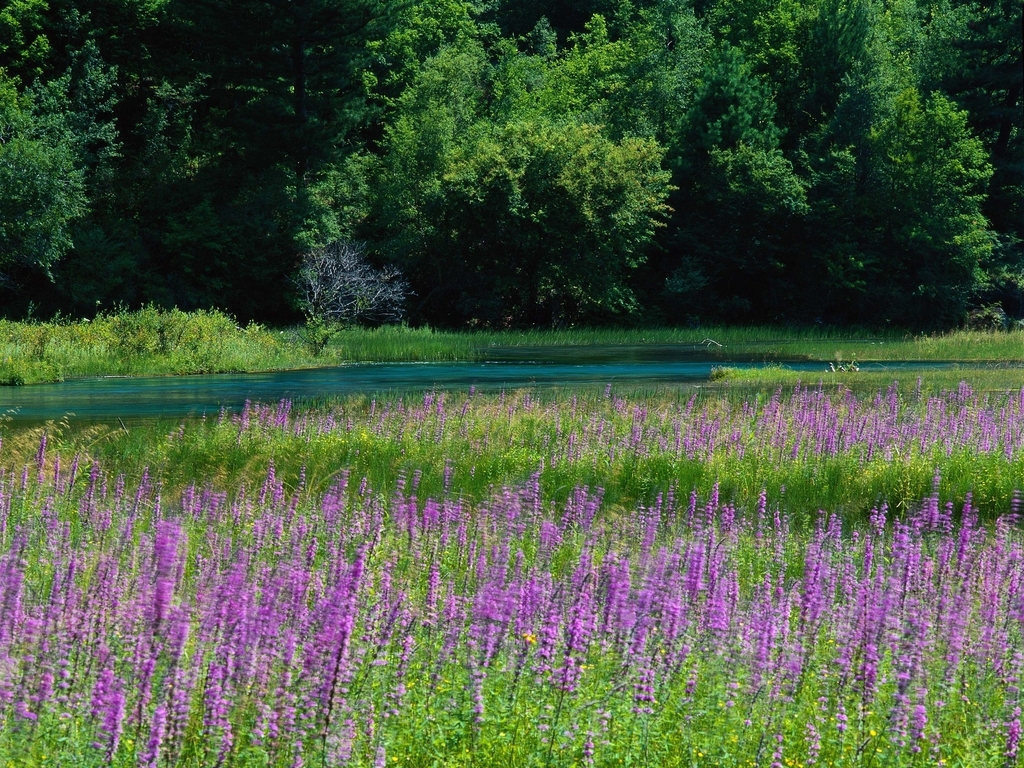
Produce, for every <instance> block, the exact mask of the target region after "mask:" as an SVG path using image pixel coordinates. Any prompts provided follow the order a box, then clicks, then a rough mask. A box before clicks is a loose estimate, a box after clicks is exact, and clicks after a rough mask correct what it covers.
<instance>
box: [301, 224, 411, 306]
mask: <svg viewBox="0 0 1024 768" xmlns="http://www.w3.org/2000/svg"><path fill="white" fill-rule="evenodd" d="M295 284H296V287H297V288H298V289H299V303H300V306H301V307H302V310H303V311H304V312H305V313H306V317H307V318H308V319H309V320H310V321H311V322H315V323H318V324H320V325H324V324H336V325H347V324H351V323H371V324H377V323H396V322H399V321H400V320H401V319H402V314H403V308H404V304H405V298H406V295H407V294H408V292H409V285H408V283H406V281H405V280H404V279H403V278H402V273H401V272H399V271H398V270H397V269H395V268H394V267H384V268H383V269H374V268H373V267H371V266H370V265H369V264H367V262H366V248H365V246H364V245H362V244H361V243H353V242H348V241H338V242H335V243H331V244H330V245H326V246H324V247H323V248H316V249H314V250H311V251H309V252H308V253H307V254H306V255H305V256H304V257H303V259H302V266H301V267H300V268H299V274H298V277H297V278H296V280H295Z"/></svg>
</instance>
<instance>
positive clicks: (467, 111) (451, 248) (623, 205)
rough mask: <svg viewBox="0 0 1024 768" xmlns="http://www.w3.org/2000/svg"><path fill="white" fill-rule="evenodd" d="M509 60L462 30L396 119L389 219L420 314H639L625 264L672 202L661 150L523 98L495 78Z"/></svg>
mask: <svg viewBox="0 0 1024 768" xmlns="http://www.w3.org/2000/svg"><path fill="white" fill-rule="evenodd" d="M510 55H515V54H510ZM534 65H536V66H538V67H540V73H539V74H540V75H541V76H543V70H544V65H543V64H542V63H540V62H538V61H534ZM509 71H510V70H509V68H508V67H507V66H505V67H502V66H498V67H492V66H491V64H490V62H489V61H488V57H487V54H486V52H485V50H484V49H483V47H482V46H480V45H479V44H478V43H475V42H473V41H469V40H463V41H462V43H461V44H460V45H458V46H453V47H451V48H448V49H445V50H443V51H442V52H441V53H440V54H439V55H438V56H437V57H436V58H435V59H434V60H433V61H431V63H430V65H429V66H428V67H426V68H425V69H424V70H423V72H422V73H421V75H420V77H419V78H418V80H417V82H416V84H415V85H414V86H413V87H412V88H411V89H410V90H409V91H408V92H407V93H406V94H405V95H404V96H403V99H402V103H401V106H400V110H399V113H398V117H397V119H396V120H395V122H394V124H393V125H392V126H390V128H389V129H388V134H387V138H386V143H385V148H386V154H385V156H384V158H383V161H382V163H381V167H380V171H379V173H380V182H379V184H378V185H376V188H377V190H378V194H377V196H376V201H377V223H378V224H377V225H378V226H379V227H380V228H381V230H380V231H382V232H383V233H384V237H386V238H387V239H386V249H387V252H388V253H389V254H393V255H396V256H398V257H399V258H400V260H401V262H402V263H403V266H404V268H405V271H406V274H407V275H409V276H410V278H411V279H412V281H413V287H414V289H415V290H416V291H417V293H418V294H419V301H418V307H415V306H414V312H415V317H414V319H427V320H430V321H431V322H441V323H465V322H478V323H485V324H489V325H507V324H518V325H523V324H534V323H541V324H561V323H565V322H573V321H577V320H581V319H584V318H587V317H591V318H594V317H607V316H609V315H615V314H621V313H627V312H629V311H631V310H632V309H633V308H634V301H633V297H632V293H631V291H630V290H629V288H628V286H627V284H626V276H627V273H628V272H629V271H630V270H632V269H634V268H635V267H636V266H637V265H638V264H639V263H640V262H641V261H642V260H643V257H644V252H643V248H644V246H645V244H646V242H647V241H648V240H649V238H650V237H651V234H652V233H653V230H654V227H655V226H656V225H657V223H658V220H659V216H660V215H661V213H662V211H663V210H664V198H665V195H666V193H667V184H668V174H667V173H666V172H664V171H663V170H662V169H661V160H662V156H663V150H662V149H661V148H660V147H659V146H658V145H657V143H655V142H654V141H653V140H651V139H645V138H624V139H622V140H620V141H614V140H613V139H612V138H610V137H609V136H608V135H607V132H606V131H605V130H604V129H603V128H602V127H601V126H599V125H594V124H591V123H586V122H579V121H577V120H575V119H572V118H569V117H566V118H563V119H556V118H555V117H553V116H547V115H544V114H541V113H539V112H538V111H537V109H536V105H534V104H532V103H528V104H526V105H525V106H524V107H523V109H522V111H521V112H520V111H518V110H517V109H516V108H515V104H514V103H513V104H510V103H509V99H508V98H507V94H508V91H509V89H508V88H506V86H507V85H508V83H503V82H501V81H499V80H497V79H495V77H496V73H497V74H502V75H507V74H508V73H509ZM511 90H512V91H513V92H517V93H518V92H519V91H517V90H516V89H515V88H513V89H511ZM512 101H513V102H514V101H515V100H514V99H513V100H512ZM496 105H497V108H496ZM414 305H415V302H414Z"/></svg>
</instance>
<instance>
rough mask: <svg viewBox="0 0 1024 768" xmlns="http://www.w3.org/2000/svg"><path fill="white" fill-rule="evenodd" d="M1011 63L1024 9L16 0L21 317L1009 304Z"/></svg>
mask: <svg viewBox="0 0 1024 768" xmlns="http://www.w3.org/2000/svg"><path fill="white" fill-rule="evenodd" d="M1021 80H1022V61H1021V5H1020V3H1019V2H1014V1H1012V0H996V1H994V2H989V3H980V4H979V3H974V2H968V1H967V0H937V1H936V0H929V2H927V3H926V2H924V0H779V1H774V0H773V2H764V1H763V0H588V1H587V2H578V3H563V2H553V1H549V0H496V1H493V2H486V3H485V2H473V1H471V0H406V1H405V2H402V3H393V2H387V1H386V0H259V2H257V1H256V0H236V1H234V2H227V0H0V314H6V315H8V316H14V317H20V316H23V315H24V314H25V313H26V312H28V311H29V310H30V308H31V310H32V311H36V312H41V313H52V312H56V311H61V312H65V313H71V314H78V315H89V314H91V313H94V312H96V311H97V309H103V308H112V307H114V306H116V305H119V304H123V305H128V306H135V305H141V304H145V303H154V304H157V305H163V306H178V307H181V308H196V307H211V306H216V307H219V308H223V309H226V310H229V311H231V312H233V313H235V314H236V315H237V316H239V317H240V318H243V319H249V318H257V319H262V320H266V321H272V322H275V321H290V320H292V319H296V318H298V317H301V312H300V304H299V302H298V297H297V296H296V295H295V288H294V286H295V281H294V279H292V278H294V277H295V275H296V274H297V273H298V270H299V268H300V265H301V263H302V256H303V254H304V253H307V252H309V251H310V249H315V248H318V247H321V246H324V245H327V244H329V243H332V242H337V241H352V242H359V243H363V244H365V249H366V254H367V256H368V257H369V258H370V259H371V260H372V261H373V262H374V263H376V264H377V265H378V266H379V265H384V264H389V265H394V266H396V267H398V268H399V269H401V271H402V273H403V274H404V276H405V278H406V279H407V280H408V281H409V284H410V287H411V290H412V293H411V296H410V301H409V305H408V307H407V312H408V317H409V318H410V320H411V322H414V323H422V322H428V323H431V324H434V325H446V326H452V327H474V326H491V327H495V326H523V325H538V324H539V325H563V324H571V323H603V322H617V323H643V322H656V323H693V322H703V321H727V322H755V321H761V322H789V323H860V324H866V325H878V326H881V325H899V326H907V327H919V328H930V327H949V326H955V325H957V324H960V323H962V322H964V321H965V318H966V317H967V315H968V312H969V311H970V310H971V309H974V308H978V307H992V306H994V305H998V306H1000V307H1001V308H1002V309H1003V310H1004V311H1005V312H1006V313H1007V314H1008V315H1009V316H1010V317H1017V318H1020V317H1024V209H1022V199H1024V143H1022V131H1024V116H1022V85H1021ZM361 247H362V246H361Z"/></svg>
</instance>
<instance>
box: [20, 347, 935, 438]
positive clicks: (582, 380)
mask: <svg viewBox="0 0 1024 768" xmlns="http://www.w3.org/2000/svg"><path fill="white" fill-rule="evenodd" d="M487 357H488V359H487V360H485V361H483V362H457V363H354V364H350V365H343V366H337V367H331V368H318V369H311V370H298V371H275V372H271V373H245V374H213V375H204V376H147V377H136V378H128V377H116V378H115V377H107V378H91V379H76V380H72V381H66V382H63V383H60V384H38V385H33V386H27V387H0V420H2V421H6V422H8V423H10V422H21V423H25V422H29V423H41V422H45V421H49V420H60V419H63V418H69V419H75V420H87V421H116V420H117V419H124V420H128V419H140V418H143V419H145V418H177V417H182V416H187V415H190V414H203V413H207V414H212V413H218V412H219V411H220V410H221V409H222V408H226V409H228V410H237V409H240V408H241V407H242V406H243V405H244V404H245V401H246V400H254V401H257V400H258V401H263V402H276V401H278V400H282V399H289V400H293V401H294V400H309V399H314V398H317V399H319V398H327V397H332V396H337V395H346V394H352V393H360V392H361V393H377V392H413V391H424V390H429V389H435V388H436V389H446V390H453V389H468V388H469V387H476V388H477V389H480V390H492V391H493V390H498V389H502V388H508V389H512V388H517V387H528V386H536V387H559V386H573V387H580V386H588V385H589V386H594V385H605V384H612V385H615V386H619V385H631V386H636V385H648V384H649V385H651V386H655V387H659V386H669V385H684V386H685V385H688V386H693V385H696V384H700V383H702V382H706V381H708V380H709V378H710V376H711V370H712V368H713V367H714V366H720V365H729V366H733V367H736V368H750V367H761V366H764V365H767V364H769V363H766V362H765V361H763V360H762V361H757V360H751V359H749V358H747V359H745V358H744V357H743V356H742V355H729V356H728V357H725V356H722V355H721V354H709V353H707V352H704V351H701V350H695V349H694V348H693V347H689V346H687V347H679V346H671V345H649V346H637V347H623V346H616V347H593V346H588V347H561V348H555V349H552V348H550V347H549V348H523V347H517V348H509V349H488V350H487ZM780 363H781V364H782V365H784V366H785V367H787V368H790V369H793V370H796V371H808V372H823V371H825V370H826V369H827V367H828V366H827V363H822V362H820V361H813V362H809V361H806V360H775V361H772V363H771V364H773V365H777V364H780ZM869 365H870V367H871V368H872V369H876V370H892V371H897V370H901V371H907V370H916V369H920V370H934V369H935V368H939V367H951V366H952V365H953V364H952V363H934V362H898V363H886V364H884V365H882V364H877V363H871V364H869ZM865 368H867V366H865Z"/></svg>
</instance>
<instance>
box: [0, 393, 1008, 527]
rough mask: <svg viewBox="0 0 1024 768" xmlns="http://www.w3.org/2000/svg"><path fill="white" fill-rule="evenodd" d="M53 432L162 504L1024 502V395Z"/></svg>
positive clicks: (260, 415) (751, 396)
mask: <svg viewBox="0 0 1024 768" xmlns="http://www.w3.org/2000/svg"><path fill="white" fill-rule="evenodd" d="M43 431H44V430H43V428H40V429H37V430H30V431H27V432H24V431H22V432H19V431H17V430H14V429H12V428H9V429H8V430H7V432H8V434H7V435H6V436H5V438H4V443H3V453H2V454H0V461H2V462H3V463H6V464H8V465H13V463H16V462H18V461H24V460H27V459H28V458H29V457H30V456H31V455H32V454H33V453H34V451H35V446H36V444H37V443H38V440H39V439H40V437H41V435H42V433H43ZM46 431H47V432H48V434H49V439H50V441H51V449H56V450H59V451H60V452H61V453H62V454H63V455H64V457H65V459H64V460H65V463H67V462H69V461H71V460H72V459H73V458H74V456H75V455H76V454H78V455H79V457H80V459H81V460H86V459H87V458H88V459H97V460H99V461H100V462H101V463H102V464H103V465H104V466H107V467H109V468H110V469H111V471H116V472H119V473H126V474H127V475H129V476H133V475H134V476H138V475H140V474H141V473H142V472H143V471H146V470H148V471H150V472H152V473H154V474H156V475H158V476H159V477H160V478H161V480H162V482H163V483H164V486H165V493H166V494H173V493H176V492H180V490H181V489H182V488H185V487H188V486H189V485H191V484H193V483H200V484H202V483H212V484H213V485H214V487H217V488H219V489H223V490H225V491H228V490H231V489H235V488H238V487H239V486H241V485H248V486H250V487H251V486H252V485H253V484H255V483H257V482H258V477H259V476H260V475H261V474H262V473H263V471H264V470H265V467H266V466H267V464H268V463H270V462H273V463H274V464H275V466H276V468H277V469H276V471H277V473H278V476H279V477H281V478H282V479H284V480H285V482H287V483H288V484H289V486H290V487H296V486H297V485H298V484H299V483H300V478H302V480H301V482H302V484H303V485H304V487H305V488H307V489H309V490H310V491H315V492H322V491H324V490H325V489H326V488H327V487H328V486H329V485H330V484H331V483H332V482H333V481H334V479H335V478H336V477H337V475H338V473H339V472H341V471H348V472H352V473H355V474H357V475H359V476H360V477H366V478H367V479H368V481H369V482H370V483H372V484H373V486H374V487H375V488H379V489H381V490H382V491H383V492H386V493H389V492H391V491H392V490H393V489H394V488H395V487H396V484H397V483H398V482H399V478H400V477H403V476H404V477H407V478H408V477H412V476H413V475H416V476H417V477H418V478H419V480H418V482H419V485H420V487H421V488H422V489H423V490H424V491H425V492H427V493H440V492H441V490H442V489H443V488H448V489H449V490H451V491H452V492H456V493H459V494H462V495H464V496H465V497H467V498H473V499H481V498H484V497H485V496H486V495H487V494H488V493H489V492H490V489H491V488H494V487H499V486H502V485H516V484H521V483H524V482H526V481H527V480H528V479H529V478H530V477H531V476H533V475H534V474H535V473H539V477H540V478H541V479H542V480H543V486H544V488H545V489H546V490H545V492H546V493H550V494H551V496H550V500H551V501H554V502H556V503H561V502H563V501H564V500H565V498H566V497H567V495H568V494H569V493H571V491H572V489H573V488H575V487H577V486H588V487H597V486H601V487H602V488H604V494H605V496H604V498H605V501H606V502H607V503H610V504H619V505H623V506H625V507H630V506H633V505H635V504H638V503H651V502H652V501H653V500H654V498H656V496H657V495H658V494H659V493H665V492H668V491H669V490H670V489H672V488H675V489H676V490H677V491H678V492H689V491H690V490H691V489H696V490H697V491H698V492H700V493H702V494H708V493H710V492H711V489H712V487H713V486H715V485H716V484H717V485H718V487H719V489H720V493H721V494H722V496H723V498H725V499H735V500H742V499H748V498H750V497H752V496H753V497H756V496H757V494H759V493H760V492H761V491H762V490H767V491H768V492H769V493H771V494H772V495H773V496H778V497H780V498H784V499H785V501H786V505H787V508H788V509H789V510H790V513H791V515H792V516H793V517H794V519H795V520H798V521H799V520H807V519H813V517H814V516H815V515H816V513H817V511H818V510H819V509H829V510H832V511H836V512H841V513H843V514H845V515H847V516H848V517H849V518H850V519H857V518H863V516H864V515H866V514H867V512H868V510H870V508H871V507H872V506H873V505H875V504H877V503H878V502H879V501H880V500H881V499H886V500H888V501H889V503H890V505H891V506H892V507H893V508H895V509H897V510H900V511H902V510H906V509H907V508H908V507H909V505H910V504H912V503H914V502H916V501H917V500H918V499H920V498H922V497H923V496H924V495H925V494H927V493H928V492H929V491H930V490H931V488H932V486H933V483H934V482H935V477H936V474H937V473H938V475H939V478H940V481H939V482H940V485H939V486H938V488H939V492H940V494H941V497H942V500H943V501H947V500H949V501H955V502H956V503H958V504H960V503H963V501H964V500H965V498H966V497H967V494H968V493H971V494H973V498H974V504H975V506H977V507H978V508H979V509H980V511H981V513H982V515H984V516H986V517H990V516H994V515H996V514H999V513H1000V512H1001V511H1003V510H1005V509H1006V508H1007V507H1008V505H1009V504H1010V501H1011V498H1012V496H1013V493H1014V491H1016V490H1019V489H1021V487H1022V486H1024V482H1022V478H1024V392H1022V390H1020V389H1016V390H1012V391H1009V392H1006V391H1004V392H1002V393H996V394H986V393H978V392H975V391H973V390H972V388H971V387H970V386H969V385H967V384H960V385H959V386H958V387H957V388H954V389H951V390H948V391H945V392H943V393H939V394H929V393H928V392H926V391H924V390H922V391H920V392H918V391H915V390H909V391H901V390H900V389H898V388H897V387H894V386H890V387H889V388H887V389H886V390H878V391H876V392H871V393H855V392H853V391H851V390H849V389H845V388H836V389H826V388H807V387H801V388H791V389H786V390H777V391H775V392H774V393H773V392H760V393H757V392H755V393H751V392H749V391H746V390H740V391H737V392H733V393H727V394H726V395H723V394H722V393H705V394H699V393H698V394H690V393H681V392H678V391H676V392H670V391H661V392H660V393H655V394H647V395H630V394H624V395H620V394H619V393H618V392H613V391H611V390H610V389H608V390H596V391H594V390H590V391H579V392H576V391H571V392H570V391H563V392H558V391H552V392H546V393H543V392H542V393H537V392H531V391H525V390H524V391H517V392H511V393H495V394H481V393H472V392H470V393H466V392H462V393H427V394H426V395H425V396H423V395H419V396H404V397H402V396H388V397H382V398H381V399H375V398H370V397H368V396H357V397H349V398H346V399H343V400H341V401H339V402H336V403H333V404H324V405H322V406H315V407H303V408H293V407H292V405H291V404H290V403H287V402H285V403H281V404H277V405H256V404H254V405H251V406H248V407H247V408H246V409H245V410H244V411H243V412H242V413H240V414H234V415H231V414H227V413H222V414H221V415H220V416H219V417H216V416H214V417H209V418H204V419H188V420H185V421H182V422H180V423H170V422H157V423H131V424H128V425H122V424H114V425H112V426H102V425H101V426H85V427H83V426H74V425H72V424H64V425H60V424H52V425H50V426H49V427H48V428H46Z"/></svg>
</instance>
